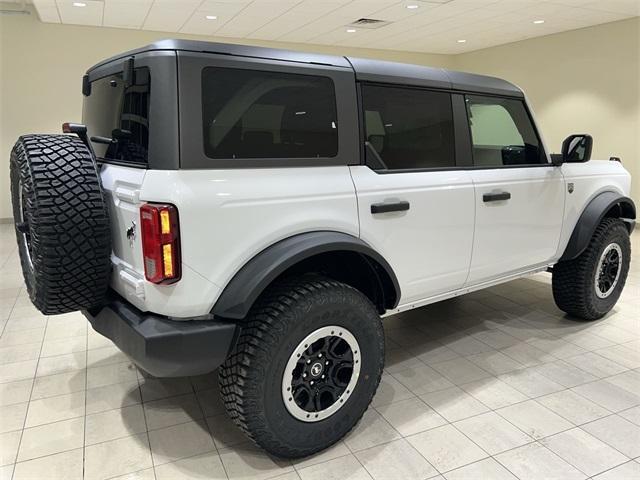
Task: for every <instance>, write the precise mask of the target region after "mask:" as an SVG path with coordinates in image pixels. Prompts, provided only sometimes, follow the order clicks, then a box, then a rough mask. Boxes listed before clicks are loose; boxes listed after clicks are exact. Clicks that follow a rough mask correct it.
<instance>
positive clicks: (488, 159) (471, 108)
mask: <svg viewBox="0 0 640 480" xmlns="http://www.w3.org/2000/svg"><path fill="white" fill-rule="evenodd" d="M466 101H467V111H468V115H469V123H470V125H471V137H472V140H473V161H474V164H475V165H478V166H501V165H530V164H539V163H546V162H547V160H546V158H545V156H544V155H543V153H542V149H541V148H540V142H539V140H538V136H537V135H536V131H535V129H534V127H533V124H532V122H531V118H530V117H529V114H528V113H527V109H526V108H525V106H524V104H523V103H522V102H521V101H520V100H513V99H506V98H495V97H481V96H476V95H468V96H467V97H466Z"/></svg>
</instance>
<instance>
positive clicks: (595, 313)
mask: <svg viewBox="0 0 640 480" xmlns="http://www.w3.org/2000/svg"><path fill="white" fill-rule="evenodd" d="M614 242H615V243H617V244H618V245H619V246H620V248H621V250H622V261H621V264H620V268H621V272H620V277H619V280H618V283H617V284H616V286H615V288H614V289H613V291H612V292H611V294H610V295H609V296H608V297H606V298H599V297H598V296H597V295H596V287H595V284H594V282H595V275H596V273H597V269H598V264H599V261H600V256H601V255H602V253H603V251H604V249H605V248H606V247H607V246H608V245H610V244H612V243H614ZM630 259H631V242H630V241H629V231H628V230H627V227H626V226H625V224H624V222H623V221H622V220H620V219H617V218H605V219H604V220H602V222H601V223H600V224H599V225H598V227H597V228H596V231H595V232H594V234H593V237H592V238H591V241H590V242H589V245H588V246H587V248H586V250H585V251H584V252H582V253H581V254H580V256H578V257H577V258H575V259H574V260H569V261H565V262H559V263H558V264H556V265H555V266H554V267H553V277H552V286H553V298H554V300H555V302H556V305H557V306H558V308H559V309H560V310H563V311H564V312H566V313H568V314H569V315H571V316H573V317H576V318H579V319H582V320H597V319H599V318H602V317H603V316H604V315H606V314H607V313H608V312H609V311H610V310H611V309H612V308H613V306H614V305H615V304H616V302H617V301H618V299H619V298H620V294H621V293H622V289H623V288H624V284H625V281H626V279H627V273H628V272H629V262H630Z"/></svg>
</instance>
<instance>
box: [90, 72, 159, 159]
mask: <svg viewBox="0 0 640 480" xmlns="http://www.w3.org/2000/svg"><path fill="white" fill-rule="evenodd" d="M150 94H151V75H150V73H149V69H148V68H147V67H142V68H136V69H134V74H133V80H132V81H131V82H130V83H127V82H125V81H124V80H123V78H122V73H118V74H116V75H111V76H109V77H104V78H100V79H98V80H95V81H93V82H91V93H90V94H89V96H88V97H86V98H85V100H84V105H83V112H82V118H83V122H84V123H85V124H86V125H87V131H88V133H89V136H90V138H91V143H92V146H93V149H94V151H95V152H96V156H97V157H98V158H101V159H103V160H106V161H109V160H117V161H122V162H127V163H136V164H145V163H146V162H147V150H148V148H149V100H150Z"/></svg>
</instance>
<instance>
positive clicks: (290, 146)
mask: <svg viewBox="0 0 640 480" xmlns="http://www.w3.org/2000/svg"><path fill="white" fill-rule="evenodd" d="M202 100H203V138H204V151H205V154H206V155H207V156H208V157H210V158H217V159H220V158H224V159H233V158H238V159H241V158H321V157H335V156H336V155H337V153H338V130H337V128H338V120H337V113H336V100H335V91H334V86H333V81H332V80H331V79H330V78H328V77H320V76H311V75H298V74H289V73H279V72H261V71H255V70H244V69H231V68H220V67H207V68H205V69H203V71H202Z"/></svg>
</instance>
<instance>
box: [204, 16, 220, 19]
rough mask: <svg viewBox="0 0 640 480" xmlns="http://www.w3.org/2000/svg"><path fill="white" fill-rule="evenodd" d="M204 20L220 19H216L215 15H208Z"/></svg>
mask: <svg viewBox="0 0 640 480" xmlns="http://www.w3.org/2000/svg"><path fill="white" fill-rule="evenodd" d="M204 18H206V19H207V20H217V19H218V17H216V16H215V15H207V16H206V17H204Z"/></svg>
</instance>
